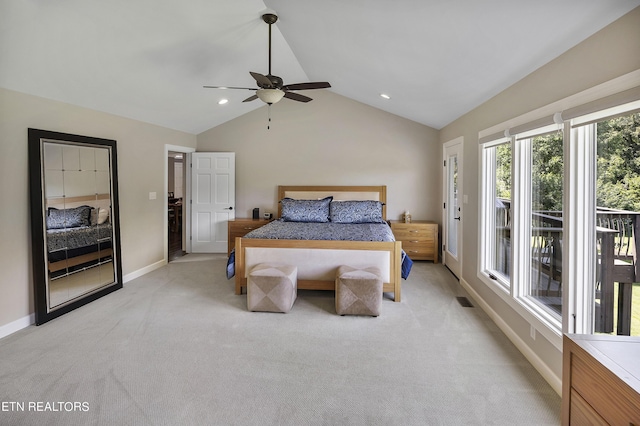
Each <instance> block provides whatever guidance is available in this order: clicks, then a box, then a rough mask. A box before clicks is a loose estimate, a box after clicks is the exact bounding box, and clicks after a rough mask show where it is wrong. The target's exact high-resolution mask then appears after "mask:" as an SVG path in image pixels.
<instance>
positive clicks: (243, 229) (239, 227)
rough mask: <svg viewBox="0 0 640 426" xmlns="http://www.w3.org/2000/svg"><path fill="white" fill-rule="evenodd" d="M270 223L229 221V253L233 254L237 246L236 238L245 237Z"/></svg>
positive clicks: (248, 220)
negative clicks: (232, 251)
mask: <svg viewBox="0 0 640 426" xmlns="http://www.w3.org/2000/svg"><path fill="white" fill-rule="evenodd" d="M267 223H269V221H268V220H265V219H238V218H236V219H234V220H230V221H229V230H228V231H229V240H228V246H227V249H228V253H227V254H231V250H233V249H234V248H235V246H236V237H244V236H245V235H246V234H247V233H248V232H249V231H253V230H254V229H258V228H260V227H261V226H263V225H266V224H267Z"/></svg>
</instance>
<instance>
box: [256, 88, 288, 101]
mask: <svg viewBox="0 0 640 426" xmlns="http://www.w3.org/2000/svg"><path fill="white" fill-rule="evenodd" d="M256 95H258V98H260V100H261V101H262V102H264V103H266V104H275V103H277V102H278V101H280V99H282V97H283V96H284V91H282V90H280V89H258V90H256Z"/></svg>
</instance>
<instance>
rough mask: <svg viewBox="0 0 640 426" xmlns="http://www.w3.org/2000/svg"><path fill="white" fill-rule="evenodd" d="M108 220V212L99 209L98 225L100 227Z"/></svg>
mask: <svg viewBox="0 0 640 426" xmlns="http://www.w3.org/2000/svg"><path fill="white" fill-rule="evenodd" d="M107 219H109V210H106V209H103V208H100V210H99V211H98V225H102V224H103V223H105V222H106V221H107Z"/></svg>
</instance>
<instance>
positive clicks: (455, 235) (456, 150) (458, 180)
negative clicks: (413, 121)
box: [442, 138, 463, 278]
mask: <svg viewBox="0 0 640 426" xmlns="http://www.w3.org/2000/svg"><path fill="white" fill-rule="evenodd" d="M443 156H444V162H443V164H444V175H443V177H442V182H443V183H444V191H443V193H444V203H443V207H444V214H443V221H442V224H443V226H442V227H443V231H444V232H443V236H442V263H443V264H444V265H446V266H447V268H449V269H450V270H451V272H453V273H454V274H455V276H456V277H458V278H460V276H461V275H460V274H461V272H462V266H461V265H462V213H463V212H462V202H461V201H462V200H461V199H460V198H461V197H462V138H458V139H455V140H453V141H450V142H447V143H446V144H444V149H443Z"/></svg>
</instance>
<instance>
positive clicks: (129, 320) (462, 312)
mask: <svg viewBox="0 0 640 426" xmlns="http://www.w3.org/2000/svg"><path fill="white" fill-rule="evenodd" d="M225 262H226V258H225V256H223V255H214V256H211V255H209V256H199V255H187V256H184V257H182V258H180V260H179V261H177V262H174V263H171V264H169V265H168V266H166V267H163V268H161V269H158V270H156V271H154V272H151V273H149V274H147V275H145V276H143V277H140V278H138V279H136V280H133V281H131V282H129V283H127V284H125V287H124V289H122V290H119V291H117V292H114V293H112V294H110V295H108V296H106V297H104V298H102V299H99V300H97V301H95V302H93V303H91V304H89V305H86V306H84V307H82V308H80V309H78V310H76V311H73V312H71V313H69V314H67V315H64V316H62V317H60V318H58V319H56V320H54V321H51V322H49V323H47V324H45V325H42V326H40V327H36V326H32V327H29V328H27V329H24V330H21V331H19V332H17V333H14V334H13V335H11V336H8V337H6V338H4V339H2V340H0V404H3V403H4V405H2V406H0V424H2V425H34V424H40V425H65V426H67V425H402V426H406V425H463V424H468V425H557V424H559V419H560V397H559V396H558V395H557V394H556V393H555V392H554V391H553V390H552V389H551V387H550V386H549V385H548V384H547V383H546V382H545V381H544V380H543V379H542V377H541V376H540V375H539V374H538V373H537V372H536V371H535V370H534V368H533V367H532V366H531V365H530V364H529V363H528V362H527V361H526V359H525V358H524V357H523V356H522V355H521V354H520V353H519V352H518V350H517V349H516V348H515V347H514V346H513V345H512V344H511V343H510V342H509V341H508V340H507V338H506V337H505V336H504V335H503V334H502V332H501V331H500V330H499V329H498V328H497V327H496V326H495V325H494V324H493V323H492V322H491V321H490V320H489V318H488V317H487V316H486V315H485V314H484V313H483V312H482V311H481V310H480V309H479V308H465V307H462V306H460V304H459V303H458V302H457V301H456V296H461V295H464V294H463V293H462V292H461V290H460V287H459V285H458V283H457V281H456V280H455V279H454V277H453V276H452V275H451V274H450V273H449V272H448V271H447V270H446V269H445V268H444V267H443V266H441V265H439V264H438V265H434V264H433V263H431V262H416V263H415V264H414V268H413V271H412V274H411V276H410V278H409V280H407V281H403V293H402V296H403V301H402V303H394V302H392V301H391V300H388V299H386V300H384V301H383V303H382V307H381V315H380V316H379V317H377V318H373V317H358V316H346V317H342V316H338V315H336V314H335V306H334V299H333V294H332V293H331V292H310V291H300V292H299V294H298V298H297V300H296V302H295V304H294V306H293V309H292V310H291V312H289V313H288V314H280V313H263V312H248V311H247V309H246V306H247V304H246V295H242V296H237V295H235V294H234V285H233V281H227V280H226V278H225ZM7 403H12V404H13V405H11V406H9V405H8V404H7ZM15 403H22V405H23V407H24V409H23V410H21V409H20V406H19V405H18V406H16V405H15ZM37 403H40V404H41V405H37ZM47 403H49V405H48V406H47V405H46V404H47ZM66 403H80V405H77V407H79V408H78V409H77V410H76V409H75V407H76V405H69V404H66ZM29 404H32V406H31V407H32V408H33V409H32V410H30V409H29V408H31V407H30V405H29ZM47 407H48V408H49V410H46V409H47ZM71 407H73V408H74V410H69V411H67V409H69V408H71ZM2 408H9V409H8V410H3V409H2ZM38 408H41V409H42V410H38ZM55 408H58V409H59V410H58V411H52V410H51V409H55Z"/></svg>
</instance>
